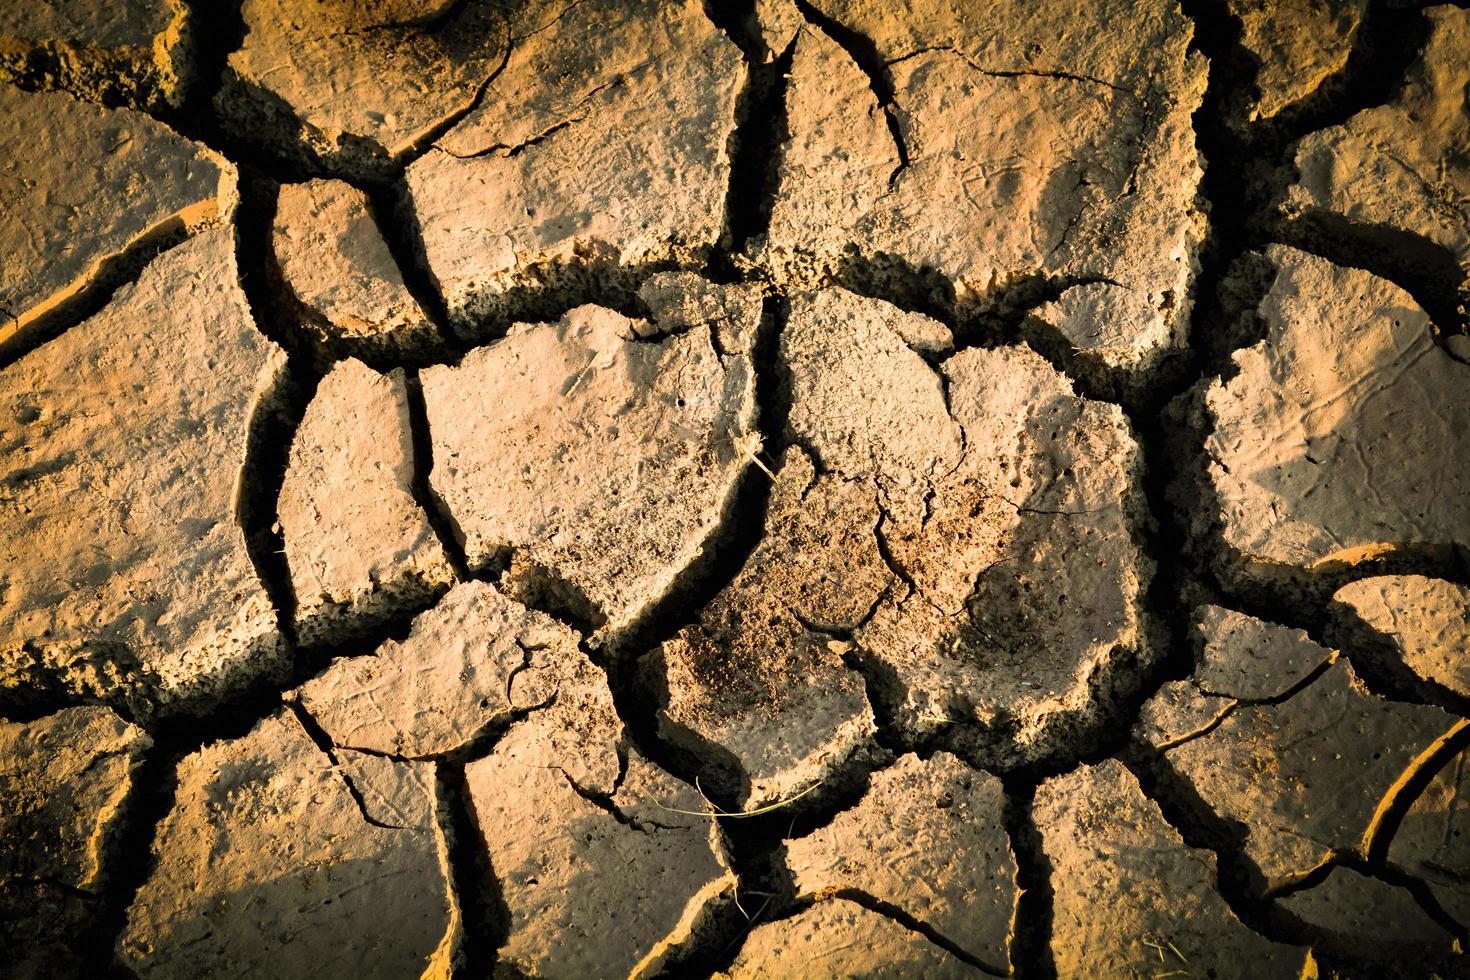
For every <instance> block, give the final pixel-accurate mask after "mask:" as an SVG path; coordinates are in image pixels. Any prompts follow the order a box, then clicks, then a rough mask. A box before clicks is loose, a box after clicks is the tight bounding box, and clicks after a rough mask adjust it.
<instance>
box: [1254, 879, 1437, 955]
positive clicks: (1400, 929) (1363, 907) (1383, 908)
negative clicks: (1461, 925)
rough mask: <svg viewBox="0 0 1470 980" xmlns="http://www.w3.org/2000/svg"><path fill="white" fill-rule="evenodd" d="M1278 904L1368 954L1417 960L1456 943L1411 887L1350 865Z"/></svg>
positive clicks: (1342, 943) (1339, 942)
mask: <svg viewBox="0 0 1470 980" xmlns="http://www.w3.org/2000/svg"><path fill="white" fill-rule="evenodd" d="M1278 904H1279V905H1280V906H1281V907H1282V908H1284V909H1286V910H1287V911H1288V912H1290V913H1291V914H1292V915H1295V916H1296V917H1298V918H1299V919H1301V920H1302V921H1304V922H1307V923H1308V924H1310V925H1312V926H1315V927H1317V928H1318V929H1321V930H1322V931H1323V932H1325V933H1326V934H1327V935H1329V936H1330V937H1331V938H1332V941H1333V942H1334V943H1335V945H1336V946H1337V947H1338V948H1340V949H1351V950H1353V951H1354V952H1355V953H1357V955H1358V956H1360V957H1362V958H1364V959H1366V960H1381V961H1386V962H1392V961H1393V960H1395V959H1397V958H1403V959H1405V960H1407V961H1408V962H1414V961H1415V960H1417V959H1420V958H1424V957H1428V956H1433V955H1435V954H1436V953H1438V954H1439V955H1443V954H1444V953H1446V952H1449V951H1450V950H1451V949H1452V948H1453V946H1454V937H1453V934H1452V933H1451V932H1450V931H1449V930H1448V929H1446V928H1445V927H1443V926H1441V925H1440V924H1439V923H1437V922H1435V921H1434V920H1433V919H1432V918H1430V917H1429V914H1428V913H1427V912H1425V911H1424V908H1423V906H1421V905H1420V904H1419V903H1418V902H1417V901H1415V899H1414V896H1413V895H1411V894H1410V893H1409V892H1408V891H1407V890H1405V889H1403V888H1396V887H1394V886H1393V885H1391V884H1388V883H1387V882H1383V881H1378V880H1377V879H1374V878H1368V877H1366V876H1364V875H1361V874H1359V873H1358V872H1356V871H1354V870H1353V869H1351V868H1333V869H1332V871H1330V872H1329V873H1328V875H1327V878H1326V879H1325V880H1324V881H1323V882H1322V883H1321V884H1319V885H1316V886H1315V887H1312V888H1308V889H1306V890H1304V891H1300V892H1293V893H1292V894H1290V895H1287V896H1285V897H1283V898H1281V899H1280V900H1279V901H1278Z"/></svg>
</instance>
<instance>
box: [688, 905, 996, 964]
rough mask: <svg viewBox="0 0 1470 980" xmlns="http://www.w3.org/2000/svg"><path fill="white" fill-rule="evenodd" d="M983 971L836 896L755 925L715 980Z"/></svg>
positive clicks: (881, 917) (917, 934) (890, 921)
mask: <svg viewBox="0 0 1470 980" xmlns="http://www.w3.org/2000/svg"><path fill="white" fill-rule="evenodd" d="M984 976H986V974H985V973H983V972H982V971H980V970H979V969H977V968H976V967H973V966H970V965H969V964H967V963H965V962H963V961H962V960H959V959H957V958H956V957H954V956H953V955H951V954H950V953H948V952H946V951H945V950H943V949H941V948H939V947H938V946H935V945H934V944H933V943H930V942H929V941H928V940H926V939H925V938H924V937H923V936H921V935H920V934H919V933H917V932H911V931H910V930H909V929H908V928H906V927H905V926H903V925H900V924H899V923H898V922H895V921H894V920H893V919H890V918H889V917H888V916H886V915H883V914H881V913H879V912H874V911H872V910H871V909H867V908H864V907H863V906H861V905H858V904H856V903H854V902H849V901H846V900H844V899H840V898H837V899H830V900H828V901H824V902H818V903H817V904H816V905H813V906H812V907H811V908H809V909H806V910H805V911H803V912H800V913H798V914H796V915H794V916H792V917H791V918H789V919H780V920H778V921H776V922H764V923H761V924H760V925H758V926H756V927H755V928H754V929H752V930H750V934H749V935H747V936H746V937H745V942H744V944H743V945H742V946H741V947H740V954H739V955H738V956H736V957H735V962H734V963H733V964H731V966H730V968H729V970H727V971H725V972H724V973H718V974H716V977H718V978H719V980H781V978H784V977H806V978H809V980H842V978H847V977H932V978H934V980H958V978H961V977H964V978H976V977H984Z"/></svg>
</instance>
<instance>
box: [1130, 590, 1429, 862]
mask: <svg viewBox="0 0 1470 980" xmlns="http://www.w3.org/2000/svg"><path fill="white" fill-rule="evenodd" d="M1206 628H1207V629H1209V630H1210V635H1209V636H1208V637H1207V640H1206V644H1207V646H1206V649H1207V651H1208V652H1207V654H1206V657H1207V659H1206V666H1205V669H1204V672H1203V675H1202V676H1201V677H1199V678H1198V679H1193V686H1194V687H1195V688H1196V689H1198V690H1199V692H1200V693H1201V694H1203V693H1204V692H1205V691H1210V690H1213V689H1214V686H1215V685H1214V683H1213V682H1214V681H1216V680H1225V681H1226V682H1227V683H1226V684H1224V685H1221V686H1222V687H1223V690H1219V691H1218V695H1219V696H1220V697H1222V698H1225V699H1231V700H1233V701H1234V702H1235V703H1234V704H1227V705H1222V706H1221V708H1220V710H1219V711H1218V712H1217V715H1216V716H1217V718H1218V719H1219V720H1218V723H1215V724H1212V725H1207V726H1196V727H1195V729H1194V730H1193V731H1192V732H1188V731H1185V730H1184V729H1185V727H1186V726H1185V725H1182V724H1181V723H1180V721H1179V719H1178V711H1179V710H1180V709H1179V708H1178V707H1177V705H1178V704H1179V702H1180V701H1183V703H1184V704H1185V705H1186V706H1187V704H1188V699H1187V698H1183V699H1177V700H1176V699H1175V698H1173V697H1170V696H1168V695H1166V696H1165V698H1166V700H1164V701H1163V702H1162V703H1158V704H1155V705H1152V706H1146V707H1145V708H1144V717H1145V718H1146V719H1148V721H1147V722H1146V723H1145V725H1144V728H1143V733H1142V734H1143V737H1144V738H1145V739H1147V740H1149V741H1151V742H1153V743H1154V744H1155V745H1156V747H1158V748H1160V749H1162V750H1163V752H1164V760H1165V763H1166V764H1167V765H1168V766H1169V767H1170V769H1172V771H1173V772H1174V773H1176V774H1177V775H1178V776H1179V777H1180V778H1182V779H1183V780H1184V781H1185V782H1186V783H1187V784H1188V785H1189V787H1190V790H1191V792H1192V793H1194V794H1196V795H1197V796H1198V797H1199V799H1200V800H1201V801H1202V802H1203V803H1204V804H1205V805H1206V806H1208V807H1210V809H1211V810H1212V811H1214V812H1215V813H1216V814H1218V815H1219V816H1221V817H1223V818H1224V819H1226V820H1229V821H1232V822H1234V823H1237V824H1239V825H1240V826H1242V827H1243V831H1244V840H1243V843H1242V850H1243V852H1244V854H1245V856H1246V858H1247V859H1248V860H1249V861H1251V862H1252V864H1253V865H1254V867H1255V868H1256V870H1257V871H1258V872H1259V873H1260V876H1261V879H1262V887H1264V888H1271V887H1277V886H1280V885H1282V884H1286V883H1288V882H1290V881H1291V880H1293V879H1295V878H1297V877H1299V876H1301V875H1304V874H1306V873H1307V872H1310V871H1312V870H1313V869H1315V868H1317V867H1318V866H1319V865H1321V864H1322V863H1323V862H1325V861H1327V860H1329V859H1330V858H1332V857H1334V856H1335V855H1338V854H1345V855H1349V856H1352V855H1359V856H1361V855H1363V854H1364V852H1365V851H1366V849H1367V848H1368V846H1369V843H1370V842H1371V841H1372V840H1373V838H1374V836H1375V834H1376V833H1377V830H1378V824H1379V821H1380V820H1381V819H1382V817H1383V814H1384V812H1385V809H1386V804H1387V801H1388V800H1390V799H1391V797H1392V794H1393V793H1394V792H1395V791H1396V790H1397V788H1398V784H1399V782H1400V781H1401V780H1402V779H1404V778H1405V777H1406V776H1407V775H1408V774H1410V773H1412V772H1413V771H1415V769H1416V768H1417V767H1418V766H1419V765H1420V764H1421V763H1420V758H1421V756H1422V755H1424V754H1425V753H1427V752H1428V751H1429V750H1431V749H1433V748H1434V747H1435V746H1436V745H1437V744H1438V743H1439V741H1440V739H1441V738H1442V737H1443V736H1444V735H1445V734H1446V733H1447V732H1449V731H1450V730H1451V729H1452V728H1453V725H1454V723H1453V721H1452V719H1450V718H1449V717H1448V716H1447V715H1446V714H1445V713H1444V712H1443V711H1440V710H1439V709H1438V708H1429V707H1420V706H1417V705H1408V704H1402V703H1399V702H1394V701H1388V700H1385V699H1383V698H1380V697H1377V696H1375V695H1373V694H1372V693H1370V692H1369V691H1368V690H1367V688H1366V687H1364V685H1363V683H1362V681H1360V680H1359V679H1358V676H1357V674H1356V673H1355V672H1354V671H1353V669H1352V666H1351V665H1350V664H1349V663H1348V662H1347V661H1345V660H1341V659H1334V656H1333V652H1332V651H1329V650H1326V649H1324V648H1322V647H1319V646H1317V645H1316V644H1314V643H1312V641H1311V640H1309V639H1308V638H1307V637H1306V636H1305V635H1304V634H1302V633H1300V632H1296V631H1287V630H1285V629H1284V628H1282V627H1272V626H1270V625H1269V624H1258V625H1256V626H1255V627H1254V628H1251V626H1250V625H1249V624H1247V623H1243V622H1242V621H1241V618H1240V617H1237V616H1218V615H1216V616H1210V617H1209V618H1207V620H1206ZM1293 632H1294V633H1295V635H1294V636H1293V635H1290V634H1291V633H1293ZM1268 644H1269V645H1270V646H1271V647H1274V648H1275V649H1276V651H1278V653H1277V655H1276V656H1274V657H1272V659H1273V661H1275V662H1278V663H1280V662H1282V659H1283V658H1281V656H1280V653H1279V651H1281V650H1282V648H1285V647H1289V646H1292V645H1294V646H1296V647H1298V648H1299V649H1298V650H1297V651H1296V652H1295V653H1293V654H1289V656H1290V658H1291V660H1295V661H1297V662H1298V663H1300V664H1301V667H1305V666H1306V665H1307V664H1311V663H1313V662H1314V661H1315V662H1316V663H1317V664H1321V663H1324V662H1329V661H1331V663H1330V666H1328V667H1326V669H1319V670H1318V671H1317V672H1316V674H1315V676H1311V675H1309V682H1308V683H1306V684H1305V685H1302V684H1300V682H1298V683H1297V684H1293V685H1290V686H1287V687H1284V688H1281V687H1280V685H1273V686H1277V687H1278V688H1279V690H1278V691H1277V692H1274V693H1273V692H1270V691H1269V689H1267V690H1265V691H1263V690H1261V689H1260V688H1259V686H1257V685H1256V684H1253V683H1250V682H1249V681H1248V683H1247V686H1246V687H1239V686H1237V685H1235V684H1230V683H1229V675H1231V674H1235V675H1237V676H1241V677H1247V678H1253V675H1254V674H1255V671H1254V670H1252V661H1253V660H1255V659H1257V658H1259V657H1260V656H1261V653H1262V648H1263V647H1265V646H1266V645H1268ZM1288 662H1290V661H1288ZM1301 667H1298V668H1297V669H1296V670H1294V671H1293V673H1295V674H1298V675H1300V674H1301ZM1287 679H1290V678H1287ZM1253 687H1254V688H1255V690H1252V688H1253ZM1237 691H1239V692H1240V693H1239V694H1237V693H1236V692H1237ZM1252 695H1254V696H1252ZM1207 696H1208V695H1207ZM1171 702H1172V703H1171ZM1185 710H1188V709H1187V707H1186V709H1185ZM1165 737H1167V740H1165Z"/></svg>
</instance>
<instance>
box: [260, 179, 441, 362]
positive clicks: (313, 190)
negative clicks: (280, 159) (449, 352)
mask: <svg viewBox="0 0 1470 980" xmlns="http://www.w3.org/2000/svg"><path fill="white" fill-rule="evenodd" d="M273 243H274V253H275V260H276V263H277V265H278V267H279V270H280V276H281V279H282V280H283V285H284V286H285V288H286V289H288V290H289V291H290V293H291V295H292V297H293V298H294V299H295V300H296V302H297V303H298V304H299V307H300V310H301V313H302V319H303V321H304V323H305V326H306V327H307V329H309V330H310V331H311V332H312V336H313V339H314V340H315V341H316V342H317V343H318V344H320V345H321V346H322V347H324V348H325V349H327V350H331V351H341V350H347V351H361V352H366V353H374V352H376V353H380V354H381V353H389V354H391V353H393V352H409V353H413V352H421V351H436V350H438V349H440V343H441V341H440V337H439V334H438V330H437V328H436V327H435V326H434V324H433V323H432V322H431V321H430V320H429V317H428V314H426V313H425V312H424V310H423V308H422V307H420V306H419V304H418V301H417V300H415V299H414V298H413V295H412V294H411V293H410V292H409V291H408V286H407V285H405V284H404V281H403V273H402V272H401V271H400V270H399V268H398V263H397V262H395V261H394V259H393V254H392V253H391V252H390V251H389V250H388V243H387V242H385V241H384V240H383V235H382V232H380V231H379V230H378V226H377V223H376V222H375V221H374V220H373V215H372V212H371V210H370V209H369V203H368V198H367V195H366V194H364V193H363V192H362V191H360V190H358V189H357V188H355V187H353V186H352V185H350V184H347V183H344V182H342V181H339V180H312V181H308V182H306V183H304V184H287V185H285V186H284V187H282V188H281V194H280V198H279V200H278V201H277V203H276V220H275V227H274V233H273Z"/></svg>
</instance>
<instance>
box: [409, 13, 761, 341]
mask: <svg viewBox="0 0 1470 980" xmlns="http://www.w3.org/2000/svg"><path fill="white" fill-rule="evenodd" d="M553 12H555V13H554V15H553ZM537 13H538V14H539V16H537V17H534V18H532V17H531V16H530V12H529V11H528V12H527V16H526V19H525V20H524V22H523V23H521V24H519V25H518V26H517V30H518V32H519V34H520V36H519V37H518V40H517V42H516V43H515V45H514V46H513V50H512V51H511V54H510V57H509V59H508V60H507V62H506V64H505V67H504V69H503V70H502V71H501V72H500V73H499V74H498V75H497V76H496V77H495V79H494V80H493V81H492V82H491V83H490V84H489V86H488V87H487V88H486V90H485V93H484V96H483V98H482V99H481V100H480V102H479V103H478V104H477V106H476V107H475V109H474V111H473V112H471V113H470V114H469V115H468V116H466V117H465V118H464V120H463V121H462V122H460V123H459V124H458V125H457V126H455V127H454V128H453V129H451V130H450V131H449V132H448V133H446V134H445V135H444V136H443V137H442V138H441V139H440V140H439V141H438V142H437V143H436V144H435V145H434V147H433V149H431V150H430V151H429V152H428V153H427V154H425V155H424V157H423V159H421V160H420V161H419V162H418V163H416V164H414V165H413V166H412V167H410V168H409V171H408V185H409V190H410V192H411V194H412V206H413V212H414V216H415V218H416V220H417V221H418V224H419V226H420V227H421V228H422V230H423V238H424V249H425V253H426V255H427V256H428V261H429V268H430V271H431V272H432V274H433V276H434V279H435V281H436V283H437V285H438V287H439V289H440V290H441V291H442V292H443V294H444V298H445V301H446V303H447V304H448V308H449V316H450V318H451V320H452V321H453V322H454V323H455V324H456V325H458V326H460V327H461V328H465V329H472V328H473V327H474V326H475V325H476V324H479V323H482V322H491V323H494V322H496V321H502V322H503V320H504V319H505V318H507V317H512V316H515V315H517V314H518V313H519V310H518V308H517V307H518V302H517V295H518V294H519V293H523V292H525V291H527V290H533V289H550V290H552V291H554V292H563V291H570V292H572V293H573V294H574V295H575V291H576V290H578V289H579V288H584V287H585V285H587V284H592V285H596V286H599V287H609V286H611V287H621V288H622V289H625V290H628V289H629V287H630V286H631V285H632V284H633V281H634V280H632V279H630V276H631V275H632V274H633V273H634V272H635V270H637V269H639V268H646V267H650V266H658V265H668V264H677V265H680V266H689V265H694V266H697V265H700V264H702V263H703V261H704V259H705V257H706V256H707V255H708V253H709V251H710V249H712V248H713V247H714V246H715V244H716V242H717V241H718V239H719V238H720V234H721V228H722V223H723V217H724V199H725V184H726V181H727V180H728V179H729V159H728V158H727V157H726V155H725V152H724V151H725V145H726V141H727V140H728V139H729V136H730V133H731V131H732V129H733V127H734V118H735V100H736V96H737V93H738V92H739V89H740V73H739V71H738V67H739V65H740V50H739V49H738V48H737V47H736V46H735V45H734V44H733V43H732V42H731V41H730V39H729V38H728V37H726V36H725V35H724V34H723V33H722V32H721V31H720V30H719V29H718V28H716V27H715V25H714V24H713V23H711V22H710V21H709V19H708V18H706V17H705V15H704V13H703V11H702V9H701V7H700V4H699V3H698V2H697V0H677V2H670V3H663V4H634V5H631V6H630V5H628V4H625V3H622V2H620V0H585V2H581V3H558V4H549V5H546V6H545V7H543V8H542V9H540V10H538V11H537ZM570 174H575V175H576V178H575V179H574V180H567V179H564V178H565V176H566V175H570ZM467 189H473V190H471V191H470V192H469V193H468V194H467V193H466V191H467Z"/></svg>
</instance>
